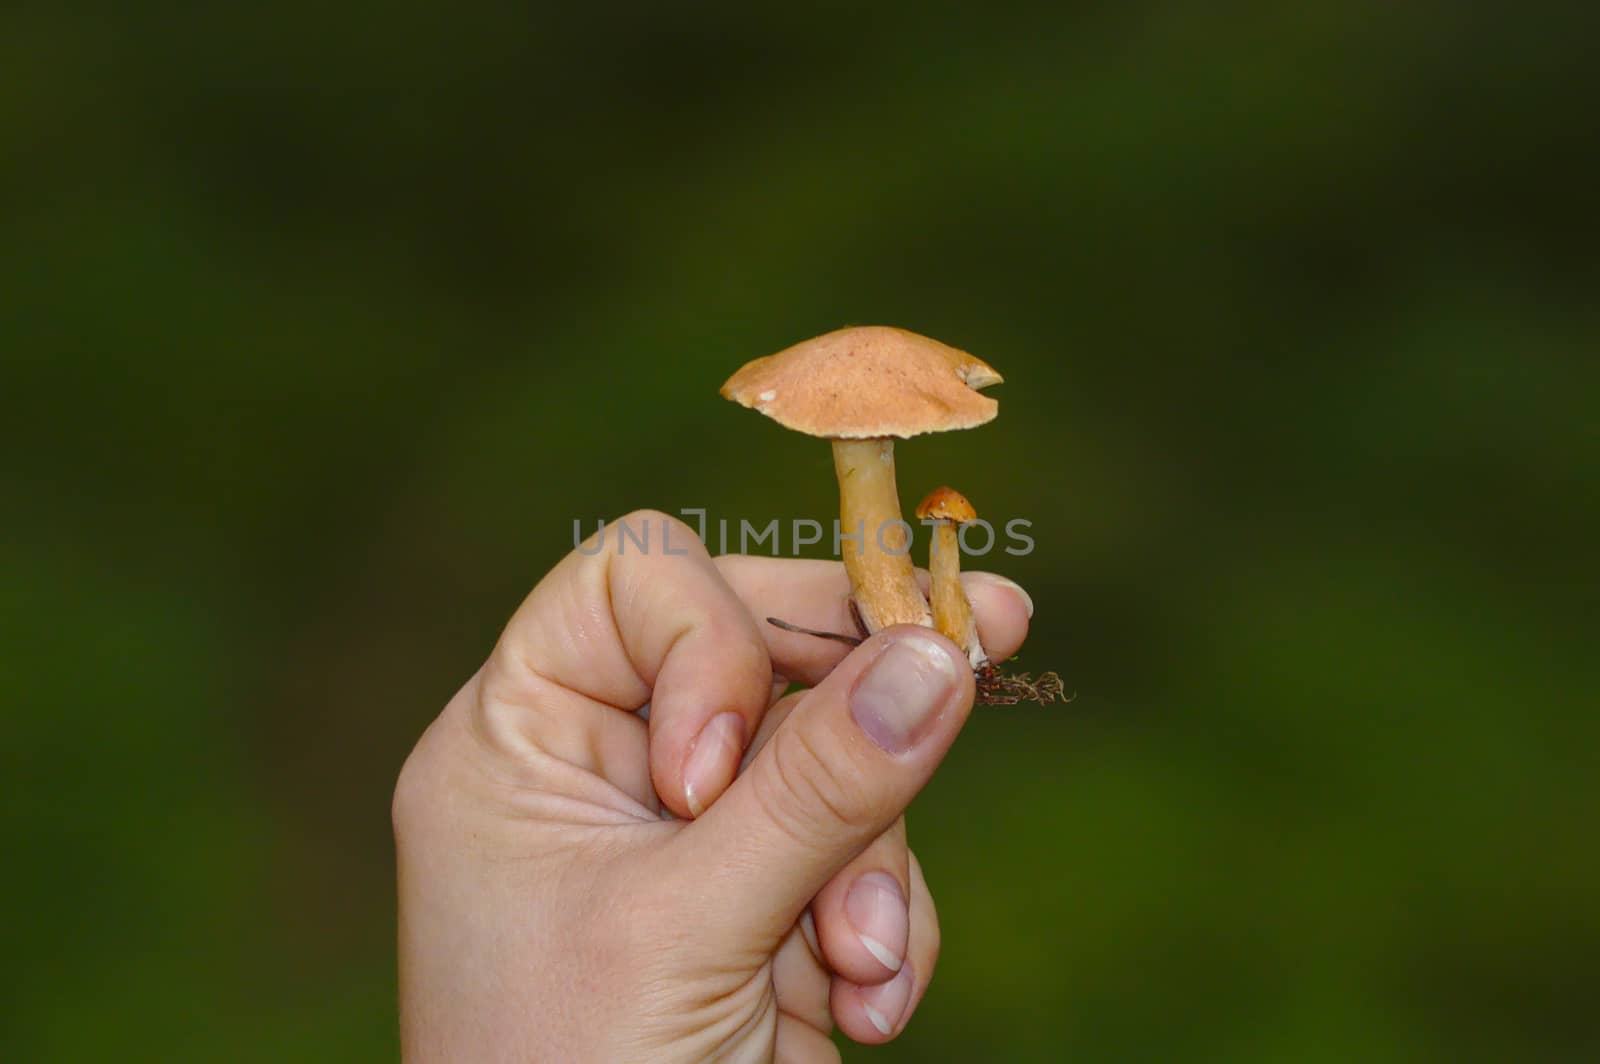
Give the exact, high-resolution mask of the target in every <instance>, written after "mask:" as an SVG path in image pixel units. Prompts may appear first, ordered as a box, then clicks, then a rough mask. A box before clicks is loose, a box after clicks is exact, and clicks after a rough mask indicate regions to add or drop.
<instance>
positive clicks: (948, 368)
mask: <svg viewBox="0 0 1600 1064" xmlns="http://www.w3.org/2000/svg"><path fill="white" fill-rule="evenodd" d="M1001 380H1002V378H1001V376H1000V374H998V373H996V372H995V371H994V369H993V367H991V366H990V365H988V364H987V363H985V362H983V361H982V360H980V359H977V358H974V357H973V356H971V355H969V354H967V353H966V352H965V351H960V350H957V349H956V348H954V347H950V346H948V345H947V344H941V343H940V342H939V341H937V340H931V339H929V338H928V337H926V336H919V335H917V334H916V333H914V332H907V331H906V330H905V329H894V328H890V327H888V326H885V325H863V326H856V327H854V328H849V329H838V330H836V331H834V332H831V333H825V334H824V335H822V336H818V337H815V338H813V339H810V340H806V341H804V342H803V343H798V344H795V345H794V346H793V347H790V348H787V349H785V350H783V351H779V352H778V353H777V354H775V355H767V356H766V357H764V358H758V359H756V360H755V361H753V362H749V363H746V364H745V366H744V367H743V368H741V369H740V370H739V372H737V373H735V374H734V375H733V376H731V377H729V378H728V380H727V383H726V384H724V385H723V386H722V395H723V397H724V398H727V399H732V400H733V401H734V402H736V403H738V404H740V405H741V406H747V407H749V408H751V409H752V410H757V411H760V412H761V413H763V414H765V415H767V416H768V417H770V418H771V419H772V420H774V421H776V422H777V423H778V424H780V425H782V426H783V427H784V428H787V429H793V430H794V431H796V432H804V433H805V434H807V435H808V436H822V437H824V438H827V439H842V440H863V439H872V438H875V437H880V436H897V437H900V438H901V439H904V438H906V437H908V436H920V435H922V434H923V433H925V432H943V431H945V430H947V429H970V428H973V427H975V426H977V425H982V424H983V423H985V422H987V421H992V420H994V417H995V415H996V414H998V413H999V412H1000V404H999V403H997V402H995V401H994V400H993V399H990V398H989V397H988V396H985V395H979V394H978V392H977V391H976V389H978V388H987V387H988V386H989V385H991V384H999V383H1000V381H1001Z"/></svg>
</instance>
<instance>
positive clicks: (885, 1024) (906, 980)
mask: <svg viewBox="0 0 1600 1064" xmlns="http://www.w3.org/2000/svg"><path fill="white" fill-rule="evenodd" d="M915 982H916V980H915V979H914V978H913V977H912V973H911V965H909V964H907V965H904V966H902V967H901V969H900V971H899V972H898V973H896V975H895V977H894V978H893V979H891V980H889V981H888V982H887V983H883V984H881V985H879V986H871V987H867V988H866V989H864V990H862V991H861V1008H862V1010H863V1011H865V1012H866V1014H867V1019H868V1020H869V1021H870V1022H871V1023H872V1026H874V1027H876V1028H877V1029H878V1033H879V1034H893V1033H894V1028H895V1025H896V1024H898V1023H899V1022H900V1018H901V1017H902V1016H904V1015H905V1011H906V1005H907V1004H908V1003H909V1002H910V1001H911V987H912V984H913V983H915Z"/></svg>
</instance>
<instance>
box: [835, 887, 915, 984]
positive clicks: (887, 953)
mask: <svg viewBox="0 0 1600 1064" xmlns="http://www.w3.org/2000/svg"><path fill="white" fill-rule="evenodd" d="M844 914H845V916H846V917H847V918H848V919H849V921H850V926H851V927H852V928H854V929H855V932H856V937H857V938H859V939H860V940H861V944H862V945H863V946H865V947H866V949H867V952H868V953H870V954H872V956H873V958H874V959H875V960H876V961H877V962H878V963H879V964H881V965H883V966H884V967H885V968H887V969H889V970H890V971H891V972H898V971H899V970H900V965H902V964H904V963H905V952H906V939H907V937H908V936H909V935H910V933H911V916H910V913H909V912H908V911H907V909H906V899H905V895H904V894H902V893H900V884H899V883H898V882H896V881H895V878H894V877H893V876H891V875H890V874H889V873H887V872H868V873H867V874H866V875H863V876H861V877H860V878H858V879H857V880H856V881H855V882H854V883H853V884H851V886H850V891H849V893H848V894H846V895H845V896H844Z"/></svg>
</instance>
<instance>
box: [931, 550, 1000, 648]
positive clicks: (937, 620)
mask: <svg viewBox="0 0 1600 1064" xmlns="http://www.w3.org/2000/svg"><path fill="white" fill-rule="evenodd" d="M928 573H929V575H930V576H931V577H932V578H933V626H934V627H935V628H937V629H939V633H940V634H941V635H943V636H944V637H945V638H947V639H949V640H950V641H951V642H952V643H954V644H956V645H957V646H959V647H960V648H961V649H963V650H965V651H966V652H967V660H968V661H970V662H971V663H972V667H973V668H974V669H981V668H983V667H984V666H985V665H987V664H988V663H989V655H988V654H986V653H984V650H983V645H982V644H981V643H979V642H978V622H977V620H976V619H975V618H974V617H973V615H972V603H971V602H969V601H968V600H967V593H966V591H965V590H964V589H963V588H962V587H961V537H960V532H959V529H957V528H956V524H955V522H954V521H940V522H938V523H937V524H935V525H934V526H933V546H931V547H930V548H928Z"/></svg>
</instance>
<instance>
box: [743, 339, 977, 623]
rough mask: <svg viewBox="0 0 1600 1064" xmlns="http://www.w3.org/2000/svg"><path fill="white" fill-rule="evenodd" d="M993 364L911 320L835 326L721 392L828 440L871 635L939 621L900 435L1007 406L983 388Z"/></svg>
mask: <svg viewBox="0 0 1600 1064" xmlns="http://www.w3.org/2000/svg"><path fill="white" fill-rule="evenodd" d="M1001 380H1002V378H1001V376H1000V374H998V373H996V372H995V371H994V369H993V367H991V366H989V365H988V364H987V363H985V362H983V361H982V360H980V359H977V358H974V357H973V356H972V355H969V354H967V353H966V352H965V351H960V350H957V349H956V348H954V347H950V346H948V345H946V344H941V343H940V342H939V341H937V340H932V339H929V338H928V337H926V336H919V335H917V334H916V333H913V332H907V331H906V330H904V329H894V328H889V327H887V326H859V327H855V328H849V329H839V330H837V331H835V332H831V333H827V334H825V335H823V336H818V337H816V338H814V339H811V340H806V341H805V342H803V343H799V344H796V345H794V346H793V347H790V348H787V349H786V350H783V351H779V352H778V353H777V354H775V355H767V356H766V357H764V358H758V359H756V360H755V361H753V362H750V363H748V364H746V365H745V366H744V367H743V368H742V369H740V370H739V372H737V373H735V374H734V375H733V376H731V377H729V378H728V381H727V383H725V384H724V385H723V386H722V394H723V396H724V397H725V398H728V399H731V400H733V401H734V402H736V403H739V404H740V405H742V406H747V407H749V408H751V409H752V410H756V411H759V412H760V413H763V414H765V415H767V416H768V417H770V418H772V419H773V420H774V421H776V422H777V423H778V424H780V425H782V426H783V427H784V428H787V429H793V430H794V431H796V432H803V433H805V434H806V435H808V436H820V437H822V438H823V439H827V440H831V441H832V443H833V465H834V471H835V473H836V474H837V475H838V478H839V520H840V526H841V530H840V534H841V536H842V537H845V538H844V539H842V540H841V547H842V549H841V553H843V555H844V565H845V571H846V572H847V573H848V574H849V577H850V590H851V595H852V599H853V601H854V602H855V605H856V610H857V612H858V613H859V614H860V617H861V623H862V625H863V626H864V627H865V628H866V630H867V632H868V634H871V633H873V632H876V631H878V630H879V629H882V628H887V627H888V626H890V625H892V624H920V625H925V626H928V627H932V622H933V617H932V614H931V613H930V611H929V609H928V603H927V600H925V599H924V598H923V597H922V592H921V590H920V589H919V588H918V587H917V582H916V573H915V569H914V567H913V566H912V562H911V552H910V528H911V526H910V525H908V524H907V523H906V522H905V520H904V518H902V517H901V515H900V496H899V494H898V492H897V491H896V488H895V481H894V441H895V440H896V439H908V438H909V437H912V436H920V435H922V434H923V433H926V432H944V431H947V430H950V429H970V428H973V427H975V426H978V425H982V424H984V423H985V422H988V421H992V420H993V419H994V417H995V416H996V415H997V414H998V413H999V412H1000V404H999V403H997V402H995V400H993V399H991V398H989V397H988V396H985V395H980V394H978V391H977V389H979V388H987V387H988V386H989V385H991V384H999V383H1000V381H1001Z"/></svg>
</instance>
